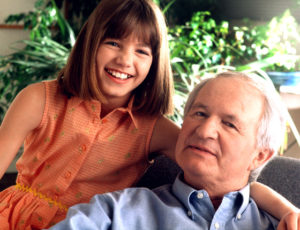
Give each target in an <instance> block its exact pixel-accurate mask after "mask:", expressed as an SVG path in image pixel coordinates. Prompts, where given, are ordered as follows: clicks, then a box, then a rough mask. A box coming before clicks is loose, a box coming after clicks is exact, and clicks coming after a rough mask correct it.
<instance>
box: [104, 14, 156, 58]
mask: <svg viewBox="0 0 300 230" xmlns="http://www.w3.org/2000/svg"><path fill="white" fill-rule="evenodd" d="M155 21H156V20H155V19H154V18H152V19H150V18H147V16H145V14H143V13H141V12H140V13H137V12H132V11H131V12H124V14H123V15H122V14H121V13H120V14H119V15H118V16H117V17H116V16H115V17H113V18H111V20H110V21H109V22H108V23H107V25H106V26H105V27H106V32H105V34H104V37H103V40H104V39H105V38H115V39H122V38H126V37H128V36H130V35H134V36H136V37H137V39H138V40H139V41H142V42H144V43H145V44H148V45H150V46H151V48H152V52H155V53H156V50H157V47H158V46H159V43H160V35H159V34H158V31H157V30H158V28H157V25H155V23H154V22H155Z"/></svg>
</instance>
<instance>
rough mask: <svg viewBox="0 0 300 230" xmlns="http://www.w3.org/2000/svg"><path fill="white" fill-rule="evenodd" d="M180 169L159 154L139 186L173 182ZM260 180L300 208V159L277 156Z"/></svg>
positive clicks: (152, 186) (154, 185)
mask: <svg viewBox="0 0 300 230" xmlns="http://www.w3.org/2000/svg"><path fill="white" fill-rule="evenodd" d="M179 170H180V168H179V167H178V166H177V164H175V163H174V162H173V161H171V160H170V159H168V158H167V157H164V156H159V157H157V158H156V159H155V162H154V163H153V165H151V167H150V168H149V169H148V171H147V172H146V174H145V175H144V176H143V177H142V179H141V180H140V181H139V182H138V184H137V186H141V187H148V188H155V187H157V186H160V185H163V184H166V183H172V182H173V180H174V179H175V177H176V175H177V173H178V172H179ZM258 181H259V182H262V183H264V184H266V185H268V186H269V187H271V188H273V189H274V190H275V191H277V192H278V193H280V194H281V195H283V196H284V197H286V198H287V199H288V200H289V201H291V202H292V203H293V204H294V205H296V206H297V207H299V208H300V159H295V158H290V157H279V156H276V157H275V158H273V160H271V161H270V162H269V163H268V164H267V165H266V166H265V168H264V169H263V171H262V172H261V174H260V176H259V177H258Z"/></svg>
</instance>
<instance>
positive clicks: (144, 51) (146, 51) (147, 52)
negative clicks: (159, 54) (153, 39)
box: [137, 49, 150, 56]
mask: <svg viewBox="0 0 300 230" xmlns="http://www.w3.org/2000/svg"><path fill="white" fill-rule="evenodd" d="M137 52H138V53H140V54H143V55H147V56H150V51H148V50H143V49H138V50H137Z"/></svg>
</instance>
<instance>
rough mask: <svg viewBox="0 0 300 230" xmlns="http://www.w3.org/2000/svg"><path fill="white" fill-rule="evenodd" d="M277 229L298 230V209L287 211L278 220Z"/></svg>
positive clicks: (299, 228) (299, 213) (299, 217)
mask: <svg viewBox="0 0 300 230" xmlns="http://www.w3.org/2000/svg"><path fill="white" fill-rule="evenodd" d="M277 230H300V209H297V210H295V211H292V212H289V213H287V214H286V215H285V216H283V217H282V219H281V220H280V222H279V224H278V227H277Z"/></svg>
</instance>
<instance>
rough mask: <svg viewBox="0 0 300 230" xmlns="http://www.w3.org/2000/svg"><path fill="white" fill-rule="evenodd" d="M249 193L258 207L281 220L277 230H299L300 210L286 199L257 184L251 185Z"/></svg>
mask: <svg viewBox="0 0 300 230" xmlns="http://www.w3.org/2000/svg"><path fill="white" fill-rule="evenodd" d="M250 191H251V192H250V193H251V194H250V195H251V197H252V198H253V199H254V200H255V202H256V203H257V205H258V207H260V208H261V209H263V210H265V211H266V212H268V213H270V214H271V215H272V216H274V217H276V218H277V219H279V220H281V221H280V223H279V225H278V230H279V229H280V230H283V229H289V230H297V229H300V225H299V223H300V210H299V209H298V208H297V207H296V206H294V205H293V204H292V203H291V202H289V201H288V200H287V199H286V198H284V197H283V196H281V195H280V194H279V193H277V192H276V191H274V190H273V189H271V188H270V187H268V186H266V185H263V184H261V183H259V182H253V183H251V189H250ZM274 204H276V205H274ZM297 223H298V224H297Z"/></svg>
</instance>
